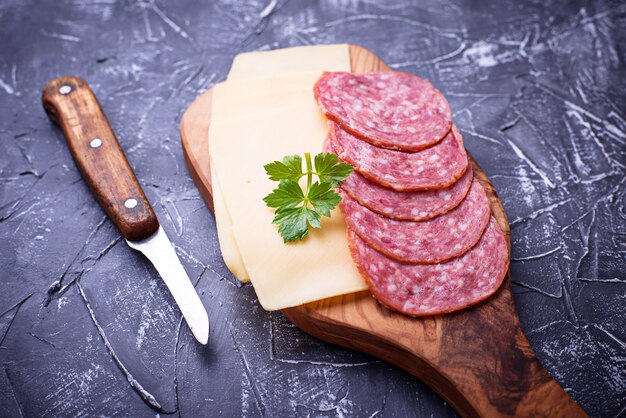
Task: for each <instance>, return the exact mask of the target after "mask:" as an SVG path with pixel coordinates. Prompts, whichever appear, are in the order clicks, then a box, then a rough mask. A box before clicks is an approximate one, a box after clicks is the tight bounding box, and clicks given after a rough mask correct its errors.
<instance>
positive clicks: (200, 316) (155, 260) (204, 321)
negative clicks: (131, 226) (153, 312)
mask: <svg viewBox="0 0 626 418" xmlns="http://www.w3.org/2000/svg"><path fill="white" fill-rule="evenodd" d="M126 242H127V243H128V245H129V246H130V248H133V249H135V250H137V251H141V252H142V253H143V254H144V255H145V256H146V257H148V259H149V260H150V261H151V262H152V264H154V267H156V269H157V271H158V272H159V274H160V275H161V278H162V279H163V281H164V282H165V284H166V285H167V287H168V289H170V292H171V293H172V296H174V300H176V303H177V304H178V307H179V308H180V311H181V312H182V313H183V316H184V317H185V320H186V321H187V324H188V325H189V328H191V332H192V333H193V335H194V337H196V340H198V341H199V342H200V343H201V344H206V343H207V341H208V340H209V317H208V315H207V313H206V310H205V309H204V305H202V301H201V300H200V297H198V294H197V293H196V289H194V287H193V285H192V284H191V280H190V279H189V276H188V275H187V272H186V271H185V269H184V268H183V265H182V264H181V263H180V260H179V259H178V256H177V255H176V252H175V251H174V247H172V243H171V242H170V240H169V238H168V237H167V235H166V234H165V231H164V230H163V228H162V227H160V226H159V229H158V230H157V231H156V232H155V233H154V234H152V235H151V236H150V237H148V238H146V239H144V240H141V241H129V240H126Z"/></svg>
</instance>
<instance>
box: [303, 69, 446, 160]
mask: <svg viewBox="0 0 626 418" xmlns="http://www.w3.org/2000/svg"><path fill="white" fill-rule="evenodd" d="M314 92H315V98H316V100H317V103H318V105H319V107H320V109H321V110H322V112H324V114H326V117H328V119H330V120H332V121H334V122H336V123H338V124H339V125H341V127H342V128H343V129H344V130H346V131H348V132H350V133H352V134H353V135H356V136H358V137H359V138H361V139H363V140H365V141H367V142H369V143H371V144H374V145H376V146H379V147H384V148H391V149H399V150H405V151H418V150H421V149H424V148H427V147H429V146H431V145H433V144H436V143H437V142H439V141H441V140H442V139H443V137H444V136H445V135H446V133H447V132H448V131H449V130H450V127H451V126H452V113H451V112H450V106H449V105H448V101H447V100H446V98H445V97H444V95H443V94H442V93H441V92H440V91H439V90H437V89H436V88H435V87H434V86H433V85H432V84H430V83H429V82H428V81H426V80H424V79H422V78H420V77H417V76H415V75H412V74H407V73H403V72H400V71H383V72H376V73H367V74H353V73H346V72H325V73H324V74H323V75H322V76H321V77H320V79H319V80H318V81H317V83H316V84H315V87H314Z"/></svg>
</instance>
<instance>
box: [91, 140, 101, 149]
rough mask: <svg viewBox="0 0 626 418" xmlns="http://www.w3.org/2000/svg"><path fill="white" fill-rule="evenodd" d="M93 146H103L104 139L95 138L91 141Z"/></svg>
mask: <svg viewBox="0 0 626 418" xmlns="http://www.w3.org/2000/svg"><path fill="white" fill-rule="evenodd" d="M89 146H90V147H91V148H100V147H101V146H102V140H101V139H100V138H94V139H92V140H91V142H90V143H89Z"/></svg>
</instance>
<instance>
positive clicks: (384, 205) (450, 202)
mask: <svg viewBox="0 0 626 418" xmlns="http://www.w3.org/2000/svg"><path fill="white" fill-rule="evenodd" d="M322 149H323V151H324V152H327V153H328V152H332V153H335V154H336V151H335V150H334V149H333V148H332V146H331V145H330V141H329V140H328V139H326V141H324V145H323V147H322ZM473 178H474V174H473V172H472V170H471V168H468V169H467V170H465V174H463V176H462V177H461V178H460V179H459V180H458V181H457V182H456V183H454V184H453V185H452V186H450V187H448V188H447V189H440V190H423V191H416V192H398V191H396V190H393V189H389V188H387V187H383V186H381V185H380V184H378V183H375V182H373V181H371V180H368V179H367V178H365V177H363V176H362V175H360V174H359V173H358V172H356V171H353V172H352V174H350V175H349V176H348V178H347V179H345V180H344V181H342V182H341V188H342V189H343V190H344V191H345V192H346V193H348V194H349V195H350V197H351V198H353V199H354V200H356V201H357V202H359V203H360V204H361V205H363V206H365V207H366V208H368V209H370V210H372V211H373V212H376V213H378V214H380V215H384V216H386V217H388V218H392V219H399V220H402V221H423V220H426V219H431V218H434V217H436V216H439V215H441V214H444V213H446V212H448V211H450V210H452V209H454V208H455V207H457V206H458V205H459V204H460V203H461V201H463V199H464V198H465V196H466V195H467V192H468V191H469V189H470V186H471V185H472V179H473Z"/></svg>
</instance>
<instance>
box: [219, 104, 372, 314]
mask: <svg viewBox="0 0 626 418" xmlns="http://www.w3.org/2000/svg"><path fill="white" fill-rule="evenodd" d="M327 130H328V127H327V122H326V119H325V118H324V116H323V115H322V114H321V113H320V111H319V110H318V108H317V106H316V104H315V102H314V101H312V100H307V101H305V102H304V103H302V104H299V105H297V106H292V107H290V108H288V109H280V110H278V111H266V112H259V113H255V114H250V115H249V116H248V117H246V118H245V119H238V120H231V121H224V122H219V123H212V124H211V127H210V132H209V136H210V138H211V140H210V142H209V145H210V150H211V151H210V152H211V164H212V165H213V166H214V167H215V176H216V177H215V178H214V180H217V181H218V182H219V184H220V186H221V189H222V195H223V198H224V202H225V206H226V208H227V211H228V213H229V214H230V219H231V222H232V232H233V234H234V237H235V241H236V244H237V246H238V248H239V251H240V254H241V257H242V259H243V262H244V265H245V267H246V269H247V271H248V273H249V276H250V279H251V280H252V284H253V286H254V289H255V291H256V293H257V296H258V298H259V302H260V303H261V305H262V306H263V308H265V309H266V310H276V309H282V308H287V307H291V306H296V305H300V304H303V303H307V302H311V301H314V300H318V299H323V298H327V297H332V296H336V295H341V294H345V293H352V292H356V291H360V290H364V289H366V288H367V286H366V285H365V283H364V281H363V279H362V278H361V276H360V275H359V273H358V271H357V269H356V267H355V266H354V263H353V262H352V259H351V257H350V253H349V250H348V243H347V238H346V225H345V221H344V219H343V216H342V215H341V213H340V212H339V210H335V211H333V213H332V217H331V218H324V220H323V221H322V228H321V229H319V230H313V231H311V233H310V235H309V236H308V237H307V238H306V239H305V240H303V241H299V242H295V243H290V244H285V243H284V242H283V240H282V238H281V236H280V235H279V234H278V231H277V227H276V225H274V224H272V219H273V217H274V211H273V210H272V209H270V208H268V207H267V206H266V205H265V203H264V202H263V200H262V199H263V197H264V196H265V195H267V194H268V193H269V192H270V191H271V190H272V189H273V188H274V187H276V183H275V182H272V181H271V180H269V179H268V177H267V175H266V173H265V171H264V169H263V165H265V164H267V163H268V162H271V161H274V160H280V159H282V158H283V156H285V155H290V154H300V155H302V154H303V153H304V152H311V153H312V154H315V153H318V152H321V150H322V143H323V141H324V139H325V137H326V134H327Z"/></svg>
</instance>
